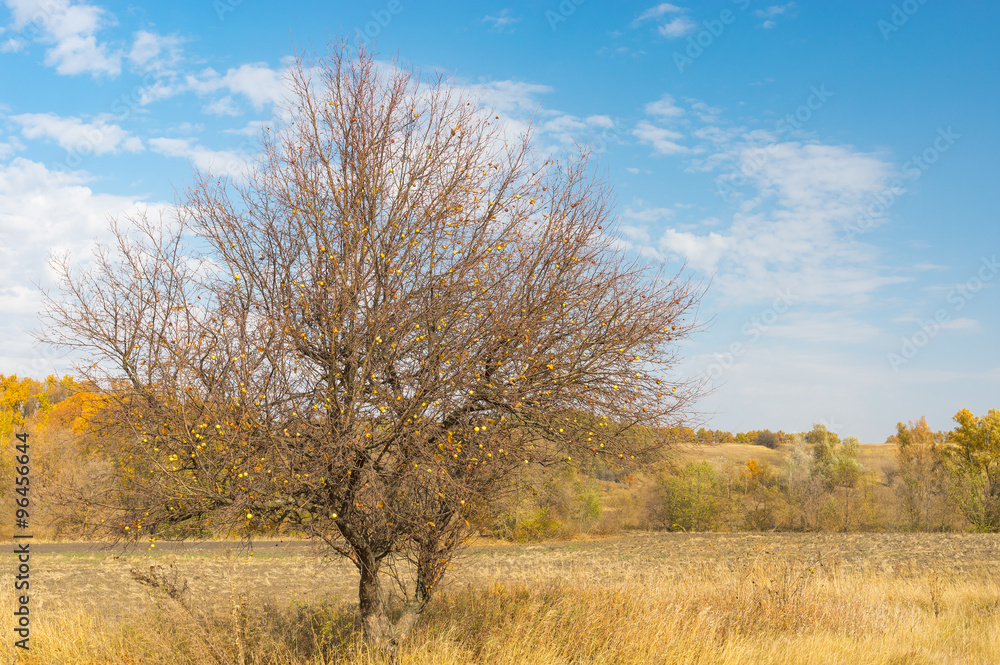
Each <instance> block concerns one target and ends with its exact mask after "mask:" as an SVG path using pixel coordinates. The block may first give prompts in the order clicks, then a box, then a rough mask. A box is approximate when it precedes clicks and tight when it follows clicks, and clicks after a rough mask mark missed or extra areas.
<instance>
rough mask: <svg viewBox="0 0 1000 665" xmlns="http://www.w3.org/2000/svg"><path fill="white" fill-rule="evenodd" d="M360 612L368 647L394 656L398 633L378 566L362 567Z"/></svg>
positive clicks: (359, 586)
mask: <svg viewBox="0 0 1000 665" xmlns="http://www.w3.org/2000/svg"><path fill="white" fill-rule="evenodd" d="M358 610H359V614H360V615H361V631H362V634H363V635H364V638H365V643H366V644H368V646H370V647H372V648H374V649H376V650H378V651H383V652H386V653H388V654H390V655H394V654H395V651H396V643H397V640H396V631H395V630H394V629H393V626H392V621H390V620H389V613H388V611H387V610H388V608H386V605H385V595H384V594H383V593H382V583H381V582H380V581H379V579H378V564H375V563H370V564H369V565H363V566H361V582H360V583H359V584H358Z"/></svg>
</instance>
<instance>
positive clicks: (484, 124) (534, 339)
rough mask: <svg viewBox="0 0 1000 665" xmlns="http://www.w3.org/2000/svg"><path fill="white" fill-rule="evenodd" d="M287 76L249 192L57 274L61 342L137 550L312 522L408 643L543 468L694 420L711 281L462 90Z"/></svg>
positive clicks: (197, 206) (205, 200)
mask: <svg viewBox="0 0 1000 665" xmlns="http://www.w3.org/2000/svg"><path fill="white" fill-rule="evenodd" d="M288 86H289V93H290V94H289V100H290V101H288V102H287V104H286V105H285V107H284V108H283V109H282V113H280V114H279V117H282V118H284V121H283V124H281V125H280V126H275V127H273V128H268V129H267V130H266V131H264V132H263V134H262V136H261V152H260V156H259V158H258V159H257V160H256V161H255V163H254V165H253V167H252V169H251V170H250V171H249V175H248V176H247V177H246V178H245V179H243V180H239V179H237V180H226V179H220V178H215V177H212V176H211V175H210V174H197V175H196V177H195V183H194V186H193V187H192V188H190V189H189V190H188V191H187V193H186V195H185V196H184V198H183V201H182V204H181V205H180V206H179V207H178V209H177V215H176V217H175V218H170V219H167V220H165V221H154V220H150V219H148V218H147V217H144V216H140V217H136V218H132V219H128V220H126V221H125V222H121V223H116V224H115V225H114V226H113V229H114V235H115V244H114V246H112V247H102V248H101V249H100V250H99V251H98V252H97V253H96V254H95V256H94V258H93V260H92V261H91V264H90V266H89V267H88V268H87V269H85V270H83V271H76V270H74V269H72V268H71V265H70V263H69V260H68V258H66V257H62V258H60V259H57V260H55V262H54V265H55V268H56V270H57V272H58V274H59V275H60V276H61V282H60V286H59V289H58V291H57V292H54V293H52V294H50V295H49V298H48V301H47V303H48V304H47V310H46V313H47V316H48V321H49V322H50V324H51V325H50V329H49V330H48V331H47V333H46V334H45V335H44V336H43V337H44V338H45V339H46V340H47V341H49V342H52V343H58V344H62V345H63V346H65V347H69V348H70V349H74V350H76V351H77V352H79V353H82V354H83V355H84V356H85V358H86V363H87V366H88V367H90V370H89V372H88V375H89V377H90V378H91V379H93V380H94V381H95V382H97V383H99V384H100V385H101V386H103V387H104V390H105V392H106V395H105V402H104V404H105V408H104V409H103V410H102V414H103V415H102V416H101V420H100V422H99V423H96V424H95V426H97V427H98V429H102V428H103V429H102V431H104V432H105V434H106V437H105V440H106V441H112V442H114V445H115V449H114V452H115V459H116V460H117V462H116V463H117V470H118V487H117V489H116V490H115V492H114V493H113V494H111V495H108V496H106V497H104V498H103V500H102V502H103V504H104V505H106V506H107V507H108V509H109V510H114V511H116V516H115V517H114V518H113V519H112V518H110V517H109V518H108V519H107V522H106V524H107V525H108V526H109V528H110V530H111V531H112V532H113V533H114V535H115V536H116V537H126V538H137V537H155V536H156V534H157V533H162V532H164V531H165V530H172V532H174V533H179V532H181V533H190V534H197V533H200V532H202V531H203V530H205V529H215V530H218V529H220V528H224V527H225V528H231V529H234V530H236V531H238V532H240V533H242V534H244V535H247V536H249V535H252V534H253V533H255V532H258V531H259V530H261V529H265V528H273V527H274V526H275V525H280V524H291V525H295V526H296V527H297V528H298V529H301V530H302V531H303V532H305V533H306V534H308V535H309V536H311V537H315V538H317V539H321V540H323V541H324V542H325V543H326V544H327V545H328V546H329V547H330V548H331V549H332V550H334V551H336V552H339V553H341V554H343V555H344V556H346V557H348V558H349V559H350V560H351V561H352V562H354V564H355V565H356V566H357V568H358V571H359V574H360V581H359V601H360V602H359V605H360V610H359V611H360V616H361V625H362V626H363V630H364V635H365V637H366V639H367V641H368V642H369V643H371V644H373V645H376V646H379V647H383V648H387V649H389V650H392V649H394V648H395V645H396V644H397V643H398V641H399V640H400V639H402V638H403V637H404V636H405V635H406V633H407V631H408V630H409V628H410V627H411V626H412V625H413V623H414V622H415V621H416V620H417V618H418V617H419V616H420V613H421V612H422V611H423V609H424V608H425V606H426V604H427V602H428V601H429V599H430V598H431V595H432V593H433V591H434V589H435V588H436V587H437V585H438V583H439V581H440V579H441V577H442V575H443V574H444V572H445V570H446V568H447V566H448V564H449V561H450V560H451V558H452V555H453V553H454V552H455V549H456V548H457V547H458V546H459V545H460V544H461V543H462V542H463V540H464V539H465V538H466V536H467V535H468V533H469V527H468V522H467V519H469V518H471V517H474V516H476V515H481V514H483V513H484V512H487V511H488V510H489V509H490V506H491V505H493V504H494V503H495V501H496V499H497V498H498V497H500V496H502V495H503V494H504V493H506V492H508V491H510V489H511V487H512V486H513V484H514V483H515V482H516V480H517V479H518V478H519V477H521V475H520V474H518V469H519V467H524V465H530V464H542V465H552V464H556V463H559V462H560V461H563V460H567V459H570V458H571V457H573V456H574V455H578V456H579V455H582V454H589V455H600V456H602V457H604V458H606V459H609V460H614V461H616V462H618V463H621V464H627V463H631V462H633V460H636V459H639V458H641V457H642V454H643V452H644V451H646V450H648V449H651V448H656V447H658V446H660V445H662V443H663V438H662V437H658V436H655V433H656V432H658V431H665V430H658V429H656V428H666V427H676V426H679V425H680V423H681V422H682V418H683V416H684V414H685V412H686V409H687V408H688V404H689V402H690V400H691V399H693V397H694V395H695V390H694V389H693V387H692V386H689V385H687V384H682V383H680V382H677V381H672V380H671V377H670V374H669V372H670V370H671V368H673V367H674V366H675V363H676V353H677V342H678V341H679V340H681V339H683V338H685V337H686V336H688V335H689V334H690V333H691V332H692V331H693V330H694V329H695V326H696V323H695V321H694V318H693V316H694V308H695V306H696V305H697V303H698V301H699V299H700V295H701V292H700V290H699V288H698V287H697V286H696V285H694V284H692V283H691V282H690V281H688V280H686V279H683V278H682V277H681V276H680V274H675V275H669V274H663V273H662V272H660V271H658V270H655V269H654V268H653V267H652V266H650V265H649V264H648V263H646V262H644V261H642V260H640V259H630V258H628V257H626V255H625V254H624V253H623V251H622V250H620V249H619V248H618V245H617V241H616V239H615V235H614V232H613V229H614V225H615V219H614V216H613V212H612V203H611V199H610V192H609V189H608V187H607V185H606V184H605V183H604V182H603V181H601V180H600V179H597V178H595V177H594V176H593V174H592V173H593V172H592V169H591V167H589V166H588V164H587V161H586V158H585V155H584V156H580V157H577V158H572V159H568V160H566V161H555V160H552V159H548V158H545V157H538V156H537V154H536V153H535V152H534V151H533V150H532V149H531V141H530V136H529V135H524V136H519V137H516V138H515V137H513V136H512V135H511V134H510V131H509V129H508V128H505V127H504V125H503V124H502V122H501V121H500V119H499V118H498V117H497V116H496V115H494V114H492V113H490V112H488V111H487V110H486V109H485V108H484V107H483V106H481V105H480V104H479V103H478V101H477V100H475V99H471V98H468V97H466V96H463V95H462V94H461V93H460V92H459V91H456V89H455V87H454V86H453V85H451V84H450V83H449V81H447V80H444V79H440V78H439V79H436V80H432V81H430V82H427V81H425V80H423V79H421V78H420V77H419V76H418V75H416V74H414V73H412V72H408V71H403V70H401V69H400V68H399V67H397V66H395V65H392V66H383V65H381V64H380V63H378V62H377V61H376V60H375V59H374V57H373V56H372V54H371V53H370V52H367V51H361V52H360V53H357V54H356V55H354V56H352V55H351V54H350V53H349V52H348V50H347V49H346V48H345V47H344V46H343V45H341V46H338V47H335V48H334V49H332V51H331V53H330V54H329V55H328V56H325V57H317V58H314V59H311V60H307V59H302V60H300V61H299V62H298V65H297V66H295V67H293V68H292V69H291V74H290V75H289V79H288ZM583 414H586V416H584V415H583ZM628 432H633V433H637V434H641V435H626V434H627V433H628ZM91 500H92V501H98V498H96V497H95V498H92V499H91ZM400 561H406V562H409V563H410V564H411V567H410V570H412V578H411V580H410V582H411V584H410V585H409V586H407V587H406V592H405V600H406V604H405V610H404V611H403V613H402V615H401V617H400V618H399V619H398V621H397V622H396V623H395V624H393V622H392V621H391V620H390V615H389V612H388V609H387V605H386V600H385V594H384V592H383V588H382V577H381V576H380V573H381V572H383V570H384V567H385V566H394V565H396V564H397V563H398V562H400ZM397 577H399V578H402V577H403V576H402V575H398V576H397Z"/></svg>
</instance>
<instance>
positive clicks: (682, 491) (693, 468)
mask: <svg viewBox="0 0 1000 665" xmlns="http://www.w3.org/2000/svg"><path fill="white" fill-rule="evenodd" d="M647 509H648V513H649V518H650V521H652V522H653V523H654V524H658V525H659V526H661V527H662V528H665V529H668V530H670V531H711V530H712V529H714V528H715V527H716V526H718V523H719V515H720V513H721V512H722V506H721V500H720V497H719V482H718V474H716V472H715V468H714V467H713V466H712V465H711V464H709V463H708V462H698V463H695V462H691V463H689V464H687V465H686V466H685V467H684V468H683V469H681V470H680V471H679V472H676V473H669V474H667V475H665V476H663V477H661V478H660V479H659V480H658V481H657V483H656V487H655V489H654V491H653V493H652V496H651V497H650V499H649V505H648V506H647Z"/></svg>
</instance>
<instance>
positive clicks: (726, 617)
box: [0, 533, 1000, 665]
mask: <svg viewBox="0 0 1000 665" xmlns="http://www.w3.org/2000/svg"><path fill="white" fill-rule="evenodd" d="M33 550H34V554H33V556H32V560H31V564H32V571H31V574H32V588H31V593H32V600H31V612H32V633H31V646H32V648H31V650H30V652H28V653H23V652H21V650H19V649H16V648H15V647H14V646H13V642H14V638H13V637H12V633H11V632H10V630H9V629H5V630H4V631H3V634H4V639H3V641H2V644H0V662H3V663H36V664H39V665H42V664H44V665H67V664H79V665H97V664H102V665H103V664H110V663H116V664H118V663H121V664H125V663H129V664H133V663H151V664H152V663H157V664H159V663H163V664H168V663H169V664H174V663H190V664H192V665H194V664H197V665H201V664H206V665H207V664H213V665H214V664H222V663H225V664H227V665H228V664H239V665H247V664H250V663H253V664H275V665H277V664H282V665H286V664H293V665H299V664H302V665H305V664H309V665H319V664H326V663H376V662H380V661H379V660H378V657H377V655H374V654H368V653H367V652H366V650H365V649H364V647H363V645H362V644H361V643H360V640H359V638H358V634H357V632H356V631H355V627H354V619H353V616H354V594H355V584H356V575H355V572H354V570H353V569H352V567H351V566H350V565H349V564H345V563H344V562H343V561H326V560H323V559H322V558H319V557H317V556H315V554H314V553H313V552H312V550H311V549H310V547H309V546H305V545H301V544H294V545H290V544H288V543H281V542H262V543H258V544H256V545H255V546H254V549H253V555H252V556H250V555H249V553H248V552H246V551H240V550H227V549H226V545H225V544H212V545H211V546H198V545H194V544H184V545H180V546H175V545H172V544H170V543H162V544H160V545H158V546H157V548H156V549H155V550H152V551H150V550H148V549H146V548H140V549H138V550H135V551H132V552H130V553H123V552H121V551H120V550H113V551H102V550H99V549H89V548H88V546H85V545H72V544H55V545H43V544H37V543H36V544H34V545H33ZM13 566H14V563H13V556H10V557H9V559H8V564H7V566H6V567H5V570H6V571H7V574H8V576H9V577H8V580H10V579H12V575H13V574H12V572H11V571H12V568H13ZM150 567H155V570H157V571H165V572H167V573H168V574H171V575H174V574H175V575H176V578H177V583H178V584H182V583H183V582H185V581H186V582H187V584H188V590H187V592H186V593H185V594H184V596H183V598H184V605H182V604H181V603H179V602H177V601H175V600H172V599H170V598H169V597H167V596H166V594H164V593H162V592H158V591H154V590H150V589H148V588H147V587H145V586H142V585H140V584H139V583H137V582H136V581H134V580H133V579H132V575H131V574H130V572H129V571H130V570H131V569H136V570H139V571H147V570H150ZM451 573H452V574H451V576H450V577H449V578H448V579H447V580H446V583H445V584H444V586H443V588H442V589H440V592H439V595H438V596H437V598H436V600H435V601H434V602H433V603H432V605H431V606H430V608H429V609H428V611H427V613H426V614H425V615H424V617H423V619H422V620H421V623H420V624H418V628H417V629H416V631H415V633H414V634H413V635H411V637H410V639H409V640H408V641H407V642H406V643H405V644H404V648H403V653H402V656H401V658H400V662H404V663H428V664H432V663H433V664H438V663H490V664H492V663H510V664H515V663H517V664H520V663H608V664H611V663H706V664H707V663H721V664H727V665H728V664H736V663H746V664H748V665H749V664H753V665H760V664H762V663H803V664H805V663H809V664H821V663H875V664H886V665H889V664H893V665H904V664H914V665H916V664H923V663H928V664H930V663H968V664H970V665H973V664H975V665H982V664H985V663H1000V537H998V536H996V535H979V534H951V535H944V534H778V533H776V534H765V535H761V534H684V533H656V534H650V533H636V534H628V535H624V536H620V537H616V538H609V539H602V540H586V541H571V542H560V543H542V544H534V545H513V544H506V543H499V542H495V541H490V540H480V541H478V542H475V543H473V544H472V546H471V547H470V548H469V549H467V550H466V551H465V553H464V554H463V555H462V556H461V557H460V558H459V559H457V560H456V561H455V564H454V569H453V570H452V571H451ZM3 589H4V591H3V603H4V607H5V608H6V609H9V610H11V611H12V608H13V603H14V598H13V590H12V585H11V584H10V583H4V585H3ZM11 611H6V612H5V614H6V616H7V617H8V618H7V619H5V621H6V622H8V623H7V624H5V625H7V626H9V625H10V623H9V622H10V618H9V617H11Z"/></svg>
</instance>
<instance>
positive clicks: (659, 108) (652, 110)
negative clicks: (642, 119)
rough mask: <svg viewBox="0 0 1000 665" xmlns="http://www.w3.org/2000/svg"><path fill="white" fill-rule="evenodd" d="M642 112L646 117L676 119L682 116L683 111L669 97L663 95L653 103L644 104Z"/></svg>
mask: <svg viewBox="0 0 1000 665" xmlns="http://www.w3.org/2000/svg"><path fill="white" fill-rule="evenodd" d="M643 110H644V111H645V112H646V114H647V115H652V116H659V117H661V118H677V117H680V116H682V115H684V109H682V108H681V107H679V106H678V105H677V103H676V102H675V101H674V98H673V97H672V96H670V95H663V96H662V97H660V98H659V99H658V100H656V101H655V102H650V103H648V104H646V106H645V107H644V108H643Z"/></svg>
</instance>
